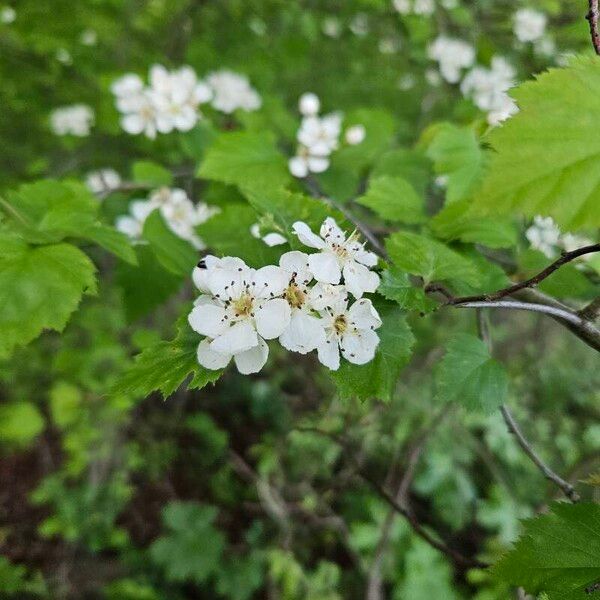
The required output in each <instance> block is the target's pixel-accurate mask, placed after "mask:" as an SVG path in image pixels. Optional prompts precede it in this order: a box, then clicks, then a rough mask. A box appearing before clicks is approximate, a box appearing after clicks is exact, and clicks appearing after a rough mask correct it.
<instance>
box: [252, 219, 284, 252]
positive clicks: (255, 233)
mask: <svg viewBox="0 0 600 600" xmlns="http://www.w3.org/2000/svg"><path fill="white" fill-rule="evenodd" d="M250 235H251V236H252V237H253V238H256V239H257V240H262V241H263V242H264V243H265V244H266V245H267V246H269V247H270V248H273V247H274V246H281V245H282V244H286V243H287V238H285V237H284V236H283V235H281V234H280V233H277V232H276V231H271V232H269V233H266V234H265V235H262V234H261V231H260V225H259V224H258V223H254V224H253V225H251V226H250Z"/></svg>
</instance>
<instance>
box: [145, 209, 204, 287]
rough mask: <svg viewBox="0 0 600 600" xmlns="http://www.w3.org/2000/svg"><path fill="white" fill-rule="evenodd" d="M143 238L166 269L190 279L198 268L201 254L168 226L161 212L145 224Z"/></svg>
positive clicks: (154, 212) (156, 211)
mask: <svg viewBox="0 0 600 600" xmlns="http://www.w3.org/2000/svg"><path fill="white" fill-rule="evenodd" d="M142 237H143V238H144V239H145V240H146V241H148V242H149V243H150V247H151V248H152V251H153V252H154V254H155V256H156V258H157V259H158V261H159V262H160V264H161V265H163V267H165V269H167V270H168V271H170V272H171V273H174V274H175V275H181V276H184V277H189V276H190V275H191V273H192V269H193V268H194V267H195V266H196V264H197V262H198V259H199V253H198V251H197V250H195V249H194V247H193V246H192V245H191V244H190V243H189V242H186V241H185V240H182V239H181V238H180V237H178V236H177V235H175V233H173V232H172V231H171V230H170V229H169V227H168V226H167V225H166V223H165V221H164V219H163V217H162V215H161V214H160V211H158V210H154V211H152V213H151V214H150V216H149V217H148V218H147V219H146V221H145V222H144V231H143V233H142Z"/></svg>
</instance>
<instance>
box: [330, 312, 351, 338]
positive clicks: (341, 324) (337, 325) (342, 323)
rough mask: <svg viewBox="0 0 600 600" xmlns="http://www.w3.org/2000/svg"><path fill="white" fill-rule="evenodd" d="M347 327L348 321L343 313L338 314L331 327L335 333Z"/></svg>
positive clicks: (342, 331)
mask: <svg viewBox="0 0 600 600" xmlns="http://www.w3.org/2000/svg"><path fill="white" fill-rule="evenodd" d="M347 327H348V321H346V317H345V315H338V316H337V317H336V318H335V320H334V321H333V328H334V329H335V332H336V333H339V334H342V333H344V331H346V328H347Z"/></svg>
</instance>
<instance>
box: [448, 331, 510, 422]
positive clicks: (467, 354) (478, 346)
mask: <svg viewBox="0 0 600 600" xmlns="http://www.w3.org/2000/svg"><path fill="white" fill-rule="evenodd" d="M436 381H437V389H438V391H437V398H438V399H439V400H441V401H443V402H459V403H460V404H462V405H463V406H465V407H466V408H468V409H470V410H484V411H486V412H491V411H492V410H494V409H495V408H497V407H498V406H500V404H502V403H503V402H504V401H505V400H506V395H507V390H508V376H507V374H506V371H505V370H504V367H503V366H502V365H501V364H500V363H499V362H498V361H496V360H494V359H493V358H492V357H491V356H490V352H489V350H488V348H487V346H486V345H485V344H484V343H483V342H482V341H481V340H480V339H479V338H477V337H475V336H473V335H469V334H466V333H459V334H456V335H455V336H454V337H453V338H452V340H450V342H449V343H448V345H447V347H446V354H445V355H444V358H443V359H442V360H441V362H440V363H439V365H438V368H437V370H436Z"/></svg>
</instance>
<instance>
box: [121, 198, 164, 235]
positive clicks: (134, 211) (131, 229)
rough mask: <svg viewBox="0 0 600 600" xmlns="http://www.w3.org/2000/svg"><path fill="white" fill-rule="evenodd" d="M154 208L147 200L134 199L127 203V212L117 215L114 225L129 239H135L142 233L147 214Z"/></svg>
mask: <svg viewBox="0 0 600 600" xmlns="http://www.w3.org/2000/svg"><path fill="white" fill-rule="evenodd" d="M155 208H156V207H155V206H152V205H151V204H150V203H149V202H148V201H147V200H134V201H133V202H131V203H130V204H129V214H128V215H123V216H120V217H118V218H117V220H116V222H115V227H116V228H117V230H118V231H120V232H121V233H124V234H125V235H126V236H128V237H130V238H131V239H133V240H137V239H139V238H140V237H141V235H142V231H143V230H144V223H145V222H146V219H147V218H148V215H149V214H150V213H151V212H152V211H153V210H155Z"/></svg>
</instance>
